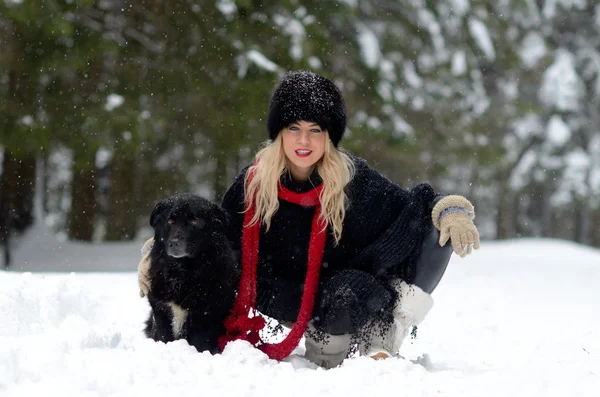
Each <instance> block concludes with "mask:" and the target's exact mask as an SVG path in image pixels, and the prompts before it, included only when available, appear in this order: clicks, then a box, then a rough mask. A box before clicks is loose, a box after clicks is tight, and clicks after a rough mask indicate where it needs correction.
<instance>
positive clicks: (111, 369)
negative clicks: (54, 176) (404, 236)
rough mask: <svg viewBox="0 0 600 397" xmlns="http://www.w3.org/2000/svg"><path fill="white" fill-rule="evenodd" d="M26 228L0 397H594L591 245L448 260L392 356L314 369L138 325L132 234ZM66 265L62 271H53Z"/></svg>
mask: <svg viewBox="0 0 600 397" xmlns="http://www.w3.org/2000/svg"><path fill="white" fill-rule="evenodd" d="M44 230H45V229H44V227H43V226H40V225H37V226H36V227H35V228H34V230H32V231H30V232H28V233H27V234H26V235H25V237H24V238H23V240H22V241H21V242H20V244H18V245H17V246H16V247H15V252H14V253H15V267H14V268H13V269H14V271H6V272H0V316H1V318H2V327H0V395H2V396H4V397H18V396H32V395H49V396H60V395H77V396H132V395H137V396H164V395H184V394H192V395H193V394H202V395H204V396H224V395H233V396H238V395H244V396H261V397H268V396H281V395H282V394H285V395H286V396H296V395H298V396H307V395H308V396H317V395H318V396H345V397H352V396H361V397H363V396H365V395H396V394H400V393H401V394H402V395H409V396H460V397H466V396H477V397H480V396H482V395H485V396H507V395H518V396H528V397H529V396H544V397H552V396H559V397H564V396H567V395H568V396H596V395H597V391H598V390H600V319H599V318H598V316H597V315H595V313H598V312H599V311H600V289H598V285H597V283H598V280H600V251H599V250H594V249H591V248H587V247H583V246H578V245H576V244H573V243H569V242H563V241H558V240H533V239H532V240H520V241H519V240H514V241H506V242H483V244H482V248H481V249H480V250H479V251H476V252H475V254H474V255H471V256H469V257H467V258H465V259H461V258H459V257H457V256H453V258H452V260H451V263H450V266H449V269H448V271H447V273H446V276H445V278H444V280H443V281H442V283H441V284H440V286H439V287H438V289H437V290H436V291H435V292H434V294H433V297H434V299H435V302H436V303H435V305H434V307H433V310H432V311H431V312H430V314H429V316H428V317H427V318H426V320H425V321H424V322H423V323H422V324H421V326H420V327H419V331H418V338H417V339H415V340H413V341H407V342H405V345H404V346H403V349H402V355H403V356H404V358H393V359H389V360H386V361H373V360H371V359H369V358H365V357H354V358H351V359H348V360H346V362H345V363H344V364H343V365H342V366H341V367H338V368H335V369H332V370H328V371H326V370H323V369H321V368H316V367H315V366H314V365H312V364H311V363H309V362H307V361H306V360H304V359H303V358H302V357H301V355H302V353H303V346H300V347H299V348H298V349H297V350H296V354H295V355H293V356H292V357H290V358H289V359H287V360H286V361H284V362H281V363H277V362H274V361H271V360H269V359H267V357H266V356H265V355H264V354H262V353H261V352H259V351H257V350H255V349H252V348H251V347H250V346H249V345H247V344H246V343H245V342H235V343H232V344H230V345H228V347H227V349H226V350H225V352H224V353H223V354H222V355H216V356H211V355H210V354H208V353H197V352H195V351H194V350H193V349H192V348H191V347H190V346H189V345H187V343H185V342H182V341H177V342H173V343H168V344H163V343H157V342H154V341H151V340H148V339H146V338H145V337H144V336H143V334H142V332H141V330H142V328H143V321H144V320H145V318H146V315H147V313H148V310H149V307H148V304H147V302H146V300H145V299H143V298H139V296H138V290H137V278H136V273H135V269H136V266H137V262H138V259H139V249H140V247H141V244H142V242H141V240H140V241H136V242H132V243H113V244H94V245H89V244H82V243H79V244H77V243H72V242H59V241H56V240H55V239H54V238H53V237H51V236H50V234H49V233H48V232H47V231H44ZM63 271H64V272H63Z"/></svg>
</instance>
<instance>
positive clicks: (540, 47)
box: [519, 32, 548, 68]
mask: <svg viewBox="0 0 600 397" xmlns="http://www.w3.org/2000/svg"><path fill="white" fill-rule="evenodd" d="M547 52H548V50H547V49H546V42H545V41H544V38H543V37H542V35H541V34H540V33H538V32H529V33H527V35H526V36H525V37H524V38H523V41H522V43H521V47H520V49H519V57H520V58H521V60H522V61H523V64H524V65H525V67H527V68H533V67H535V65H536V64H537V63H538V62H539V61H540V60H541V59H542V58H544V56H546V54H547Z"/></svg>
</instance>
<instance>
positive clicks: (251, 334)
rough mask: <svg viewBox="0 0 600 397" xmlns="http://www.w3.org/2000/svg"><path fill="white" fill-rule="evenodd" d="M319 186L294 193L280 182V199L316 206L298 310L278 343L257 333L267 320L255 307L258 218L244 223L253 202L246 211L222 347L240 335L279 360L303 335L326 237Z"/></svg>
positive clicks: (220, 339)
mask: <svg viewBox="0 0 600 397" xmlns="http://www.w3.org/2000/svg"><path fill="white" fill-rule="evenodd" d="M251 178H252V175H250V177H249V179H248V182H250V180H251ZM321 190H323V185H319V186H317V187H316V188H314V189H312V190H310V191H308V192H306V193H294V192H292V191H291V190H289V189H287V188H286V187H285V186H283V185H282V184H281V183H280V184H279V190H278V196H279V198H280V199H282V200H285V201H288V202H290V203H294V204H297V205H301V206H304V207H315V213H314V215H313V219H312V230H311V233H310V243H309V248H308V266H307V271H306V279H305V281H304V293H303V294H302V302H301V305H300V312H299V313H298V318H297V320H296V323H295V324H294V326H293V328H292V330H291V331H290V333H289V334H288V335H287V336H286V337H285V339H284V340H282V341H281V342H279V343H266V342H264V341H262V340H261V338H260V335H259V332H260V331H261V330H262V329H263V328H264V326H265V324H266V322H265V319H264V318H263V317H262V316H261V315H260V314H258V313H257V311H256V283H257V272H256V268H257V264H258V250H259V248H258V245H259V240H260V225H261V222H260V221H259V222H256V223H255V224H254V225H252V226H247V225H248V224H249V222H250V220H251V219H252V218H253V217H254V214H255V213H256V208H255V205H254V203H252V204H251V205H250V208H249V209H248V211H246V214H245V216H244V229H243V231H242V275H241V279H240V286H239V291H238V296H237V299H236V301H235V303H234V306H233V309H232V311H231V314H230V315H229V316H228V317H227V318H226V319H225V322H224V325H225V328H226V330H227V332H226V334H225V335H223V336H221V337H220V338H219V347H220V349H221V351H222V350H223V348H224V347H225V345H226V344H227V343H228V342H230V341H233V340H236V339H241V340H245V341H248V342H250V343H251V344H253V345H254V346H256V347H257V348H259V349H260V350H262V351H263V352H264V353H265V354H267V355H268V356H269V357H270V358H272V359H274V360H279V361H280V360H283V359H284V358H286V357H287V356H289V355H290V354H291V353H292V351H293V350H294V349H295V348H296V347H297V346H298V344H299V343H300V339H301V338H302V335H304V332H305V331H306V328H307V326H308V322H309V321H310V319H311V317H312V311H313V307H314V304H315V296H316V293H317V288H318V286H319V271H320V269H321V263H322V260H323V251H324V249H325V241H326V237H327V229H326V228H324V226H325V223H324V221H323V220H322V219H319V217H320V215H321V202H320V200H319V194H320V193H321ZM249 313H252V317H249Z"/></svg>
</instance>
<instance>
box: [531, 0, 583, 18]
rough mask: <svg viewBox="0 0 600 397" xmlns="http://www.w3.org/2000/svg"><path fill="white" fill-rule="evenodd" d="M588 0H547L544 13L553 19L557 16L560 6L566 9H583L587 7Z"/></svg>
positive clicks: (546, 16)
mask: <svg viewBox="0 0 600 397" xmlns="http://www.w3.org/2000/svg"><path fill="white" fill-rule="evenodd" d="M587 2H588V0H545V2H544V9H543V11H542V14H543V15H544V17H545V18H547V19H552V18H554V17H555V16H556V9H557V8H558V7H560V8H562V9H565V10H573V11H577V10H583V9H585V8H586V7H587Z"/></svg>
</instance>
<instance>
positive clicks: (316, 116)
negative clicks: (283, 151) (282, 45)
mask: <svg viewBox="0 0 600 397" xmlns="http://www.w3.org/2000/svg"><path fill="white" fill-rule="evenodd" d="M301 120H303V121H311V122H314V123H317V124H318V125H319V126H320V127H321V128H323V129H325V130H327V132H328V134H329V138H330V139H331V142H333V144H334V145H335V147H337V146H338V143H339V142H340V140H341V139H342V136H343V135H344V130H345V129H346V105H345V104H344V98H343V96H342V92H341V91H340V89H339V88H338V87H337V86H336V85H335V84H334V83H333V82H332V81H331V80H329V79H327V78H325V77H322V76H319V75H317V74H315V73H313V72H308V71H297V72H289V73H286V74H285V76H284V77H283V79H282V80H281V82H280V83H279V86H277V88H276V89H275V91H274V92H273V96H272V97H271V103H270V105H269V116H268V118H267V129H268V130H269V138H271V139H275V138H276V137H277V135H278V134H279V131H281V130H282V129H283V128H285V127H287V126H289V125H290V124H291V123H294V122H296V121H301Z"/></svg>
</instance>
